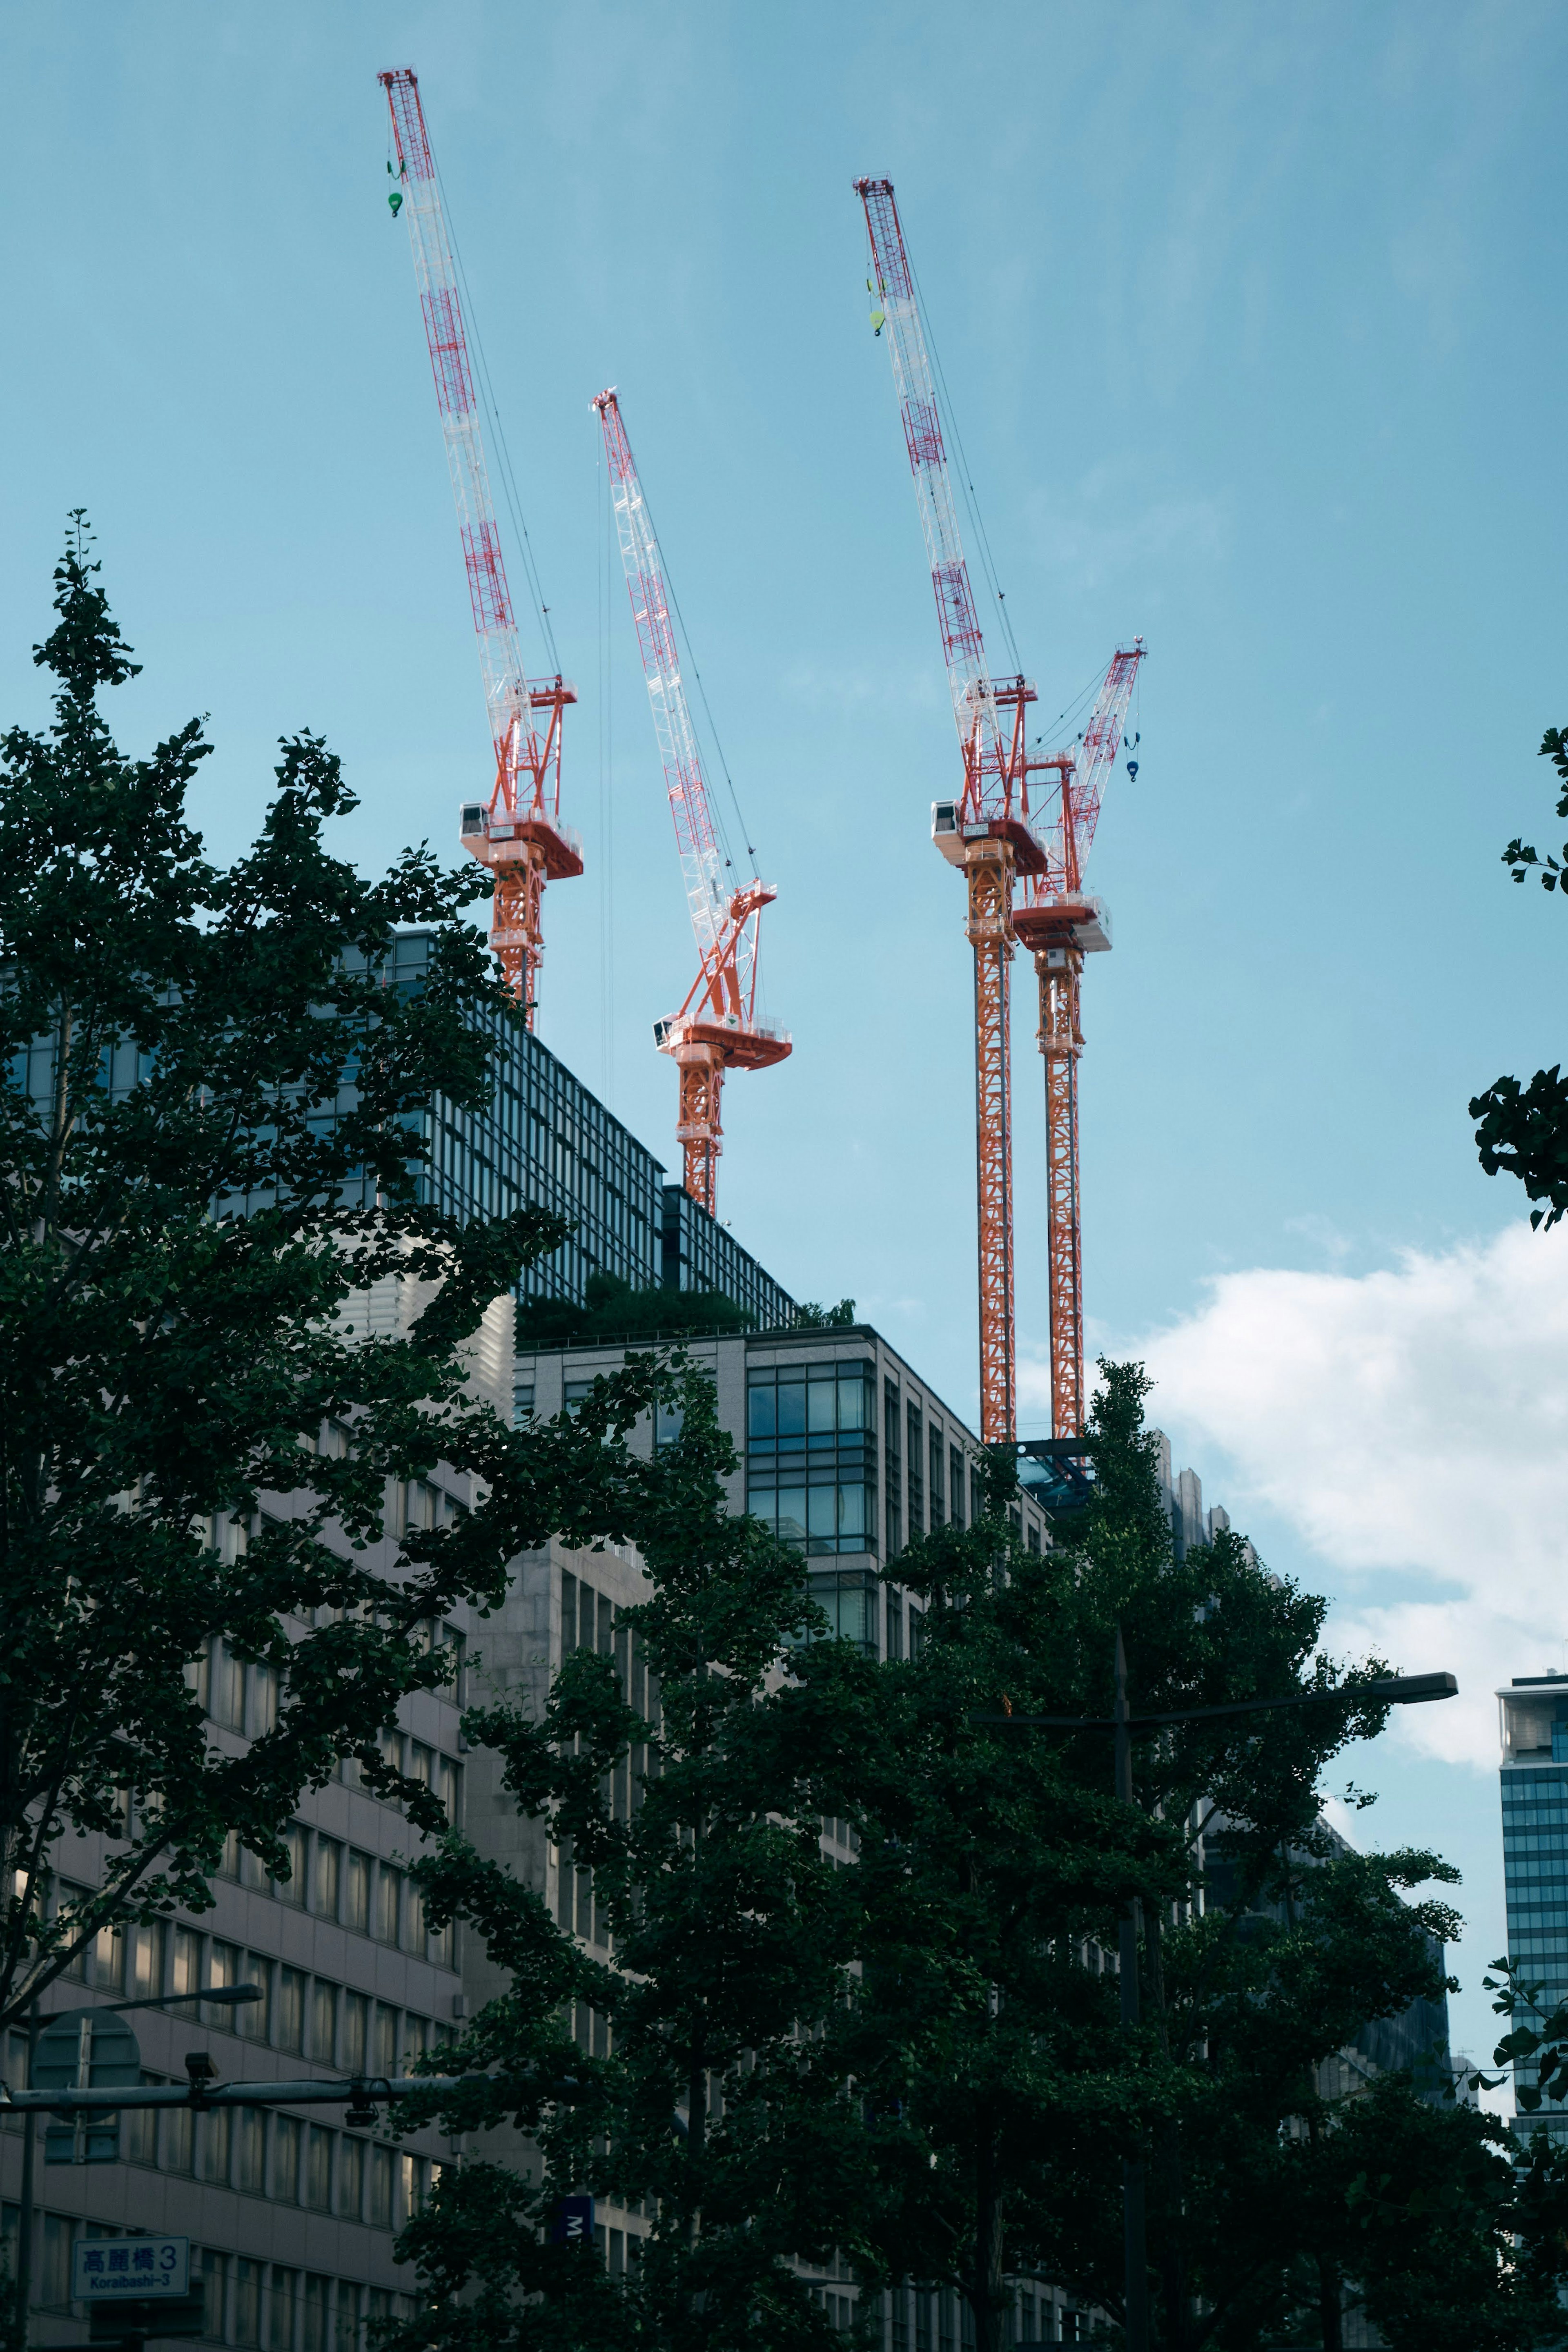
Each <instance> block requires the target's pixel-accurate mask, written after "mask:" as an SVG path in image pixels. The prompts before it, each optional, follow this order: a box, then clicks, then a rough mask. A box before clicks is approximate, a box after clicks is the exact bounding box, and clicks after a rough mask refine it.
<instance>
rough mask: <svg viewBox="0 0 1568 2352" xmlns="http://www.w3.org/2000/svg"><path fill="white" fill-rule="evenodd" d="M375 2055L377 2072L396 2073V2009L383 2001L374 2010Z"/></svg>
mask: <svg viewBox="0 0 1568 2352" xmlns="http://www.w3.org/2000/svg"><path fill="white" fill-rule="evenodd" d="M375 2057H376V2066H375V2071H376V2073H377V2074H396V2073H397V2011H396V2010H395V2009H388V2007H387V2006H386V2004H385V2002H384V2001H383V2002H382V2004H381V2006H380V2007H379V2008H378V2009H377V2011H376V2050H375Z"/></svg>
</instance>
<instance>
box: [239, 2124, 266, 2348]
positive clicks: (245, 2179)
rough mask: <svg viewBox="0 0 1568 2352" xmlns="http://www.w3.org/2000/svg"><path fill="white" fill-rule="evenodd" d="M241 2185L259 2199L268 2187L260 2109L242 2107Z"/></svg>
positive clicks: (250, 2340)
mask: <svg viewBox="0 0 1568 2352" xmlns="http://www.w3.org/2000/svg"><path fill="white" fill-rule="evenodd" d="M236 2129H237V2132H238V2135H239V2185H240V2187H241V2188H242V2189H246V2190H248V2192H249V2193H250V2195H251V2196H253V2197H259V2196H260V2195H261V2194H262V2192H263V2190H264V2189H265V2188H266V2186H267V2117H266V2116H265V2115H264V2114H263V2113H262V2111H261V2109H260V2108H259V2107H241V2108H240V2109H239V2123H238V2125H237V2126H236ZM240 2341H241V2343H242V2344H254V2343H255V2342H256V2338H255V2336H241V2338H240Z"/></svg>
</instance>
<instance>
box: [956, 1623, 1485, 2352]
mask: <svg viewBox="0 0 1568 2352" xmlns="http://www.w3.org/2000/svg"><path fill="white" fill-rule="evenodd" d="M1458 1691H1459V1685H1458V1682H1457V1680H1456V1679H1455V1677H1454V1676H1453V1675H1449V1674H1436V1675H1383V1676H1380V1677H1379V1678H1378V1680H1376V1681H1375V1682H1364V1683H1343V1684H1340V1685H1337V1686H1336V1687H1334V1688H1333V1689H1329V1690H1307V1691H1300V1690H1298V1691H1288V1692H1285V1693H1283V1694H1282V1695H1281V1696H1280V1697H1278V1698H1240V1699H1229V1700H1227V1701H1225V1702H1224V1703H1223V1704H1222V1705H1220V1706H1177V1707H1169V1708H1166V1710H1165V1711H1164V1712H1163V1713H1160V1714H1157V1715H1134V1713H1133V1711H1132V1706H1131V1704H1130V1702H1129V1700H1128V1697H1127V1653H1126V1649H1125V1647H1124V1643H1123V1641H1122V1628H1121V1627H1120V1625H1118V1626H1117V1628H1116V1698H1115V1711H1114V1713H1113V1714H1111V1715H1014V1714H1013V1713H1012V1712H1011V1710H1010V1708H1009V1711H1008V1712H1007V1713H1005V1714H1002V1715H988V1714H974V1715H971V1716H970V1717H969V1721H970V1722H971V1723H1006V1724H1012V1725H1015V1726H1017V1727H1019V1728H1020V1729H1021V1728H1026V1727H1030V1726H1033V1725H1039V1726H1040V1727H1044V1728H1046V1729H1049V1730H1053V1731H1113V1732H1114V1734H1115V1738H1116V1794H1117V1796H1118V1797H1119V1798H1120V1799H1121V1801H1122V1802H1123V1803H1124V1805H1130V1804H1132V1802H1133V1801H1134V1799H1133V1734H1134V1731H1159V1730H1163V1729H1164V1728H1165V1727H1166V1724H1169V1723H1200V1722H1204V1721H1207V1719H1209V1718H1210V1717H1217V1716H1232V1715H1268V1714H1273V1713H1275V1712H1277V1711H1278V1710H1279V1709H1280V1708H1281V1707H1287V1706H1322V1705H1325V1704H1329V1705H1332V1704H1334V1703H1336V1702H1337V1704H1339V1705H1340V1706H1358V1705H1359V1704H1360V1703H1361V1702H1362V1701H1363V1700H1365V1699H1372V1700H1374V1701H1376V1700H1382V1701H1384V1702H1385V1704H1387V1705H1388V1706H1422V1705H1424V1704H1426V1703H1427V1701H1429V1700H1433V1699H1445V1698H1457V1697H1458ZM1141 1927H1142V1921H1141V1917H1140V1906H1139V1904H1138V1900H1137V1897H1136V1896H1135V1895H1134V1898H1133V1899H1132V1901H1131V1902H1130V1903H1129V1904H1128V1905H1127V1907H1126V1909H1125V1910H1124V1912H1123V1914H1122V1917H1121V1922H1120V1925H1119V1929H1118V1936H1117V1968H1118V1974H1119V1976H1120V1979H1121V1985H1120V1991H1121V2000H1122V2027H1123V2031H1124V2032H1126V2031H1128V2030H1130V2029H1131V2028H1132V2027H1133V2026H1135V2025H1136V2024H1137V2022H1138V2016H1139V2001H1138V1944H1139V1940H1140V1930H1141ZM1122 2225H1123V2232H1122V2233H1123V2244H1124V2272H1123V2297H1124V2304H1125V2306H1126V2352H1149V2253H1148V2213H1147V2204H1146V2199H1145V2171H1144V2165H1143V2161H1142V2159H1141V2158H1132V2157H1127V2158H1124V2159H1123V2164H1122Z"/></svg>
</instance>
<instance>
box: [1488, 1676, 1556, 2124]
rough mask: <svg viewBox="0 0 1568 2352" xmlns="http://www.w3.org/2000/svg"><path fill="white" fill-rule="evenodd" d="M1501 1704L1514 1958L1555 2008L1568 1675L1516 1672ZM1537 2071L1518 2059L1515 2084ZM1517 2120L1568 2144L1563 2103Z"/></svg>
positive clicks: (1527, 2081) (1505, 1866)
mask: <svg viewBox="0 0 1568 2352" xmlns="http://www.w3.org/2000/svg"><path fill="white" fill-rule="evenodd" d="M1498 1702H1499V1706H1500V1711H1501V1733H1502V1768H1501V1780H1502V1871H1503V1887H1504V1892H1505V1896H1506V1900H1507V1905H1508V1951H1509V1958H1511V1959H1512V1960H1516V1961H1518V1962H1519V1963H1520V1965H1521V1970H1522V1972H1523V1974H1524V1976H1525V1977H1526V1978H1527V1979H1528V1980H1529V1981H1530V1982H1531V1983H1532V1984H1540V1985H1542V1986H1543V1987H1544V1989H1545V1990H1544V1999H1545V2001H1546V2003H1547V2005H1548V2006H1549V2007H1553V2008H1554V2007H1555V2006H1556V2004H1557V2003H1558V2002H1559V2001H1560V2000H1568V1674H1545V1675H1515V1676H1514V1678H1513V1680H1512V1682H1511V1684H1510V1685H1508V1687H1507V1689H1506V1690H1500V1691H1499V1693H1498ZM1536 2077H1537V2070H1536V2068H1535V2067H1534V2066H1533V2065H1532V2064H1531V2061H1530V2060H1529V2059H1521V2060H1519V2061H1518V2062H1517V2063H1516V2064H1515V2066H1514V2070H1513V2078H1514V2083H1515V2085H1516V2087H1520V2088H1525V2089H1533V2087H1534V2085H1535V2082H1536ZM1519 2121H1520V2127H1521V2130H1525V2131H1531V2132H1533V2131H1537V2130H1540V2131H1544V2132H1545V2133H1547V2135H1548V2136H1549V2137H1551V2138H1552V2140H1554V2141H1557V2142H1560V2143H1562V2144H1563V2145H1568V2114H1565V2113H1564V2112H1563V2109H1562V2108H1560V2107H1558V2108H1551V2107H1548V2108H1544V2109H1542V2112H1541V2113H1540V2115H1538V2116H1527V2115H1525V2114H1523V2113H1521V2116H1520V2118H1519Z"/></svg>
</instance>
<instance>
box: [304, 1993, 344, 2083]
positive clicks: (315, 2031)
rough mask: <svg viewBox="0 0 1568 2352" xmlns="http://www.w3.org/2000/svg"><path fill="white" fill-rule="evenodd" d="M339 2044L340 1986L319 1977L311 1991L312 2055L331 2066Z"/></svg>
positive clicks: (319, 2061)
mask: <svg viewBox="0 0 1568 2352" xmlns="http://www.w3.org/2000/svg"><path fill="white" fill-rule="evenodd" d="M337 2046H338V1988H337V1986H336V1985H332V1984H327V1983H325V1982H324V1981H323V1979H321V1978H320V1977H318V1978H317V1979H316V1982H315V1984H314V1986H313V1987H312V1989H311V1993H310V2055H311V2056H312V2058H314V2059H316V2060H317V2061H318V2063H319V2064H321V2065H323V2066H329V2065H330V2064H331V2063H332V2055H333V2053H334V2051H335V2050H336V2048H337Z"/></svg>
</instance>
